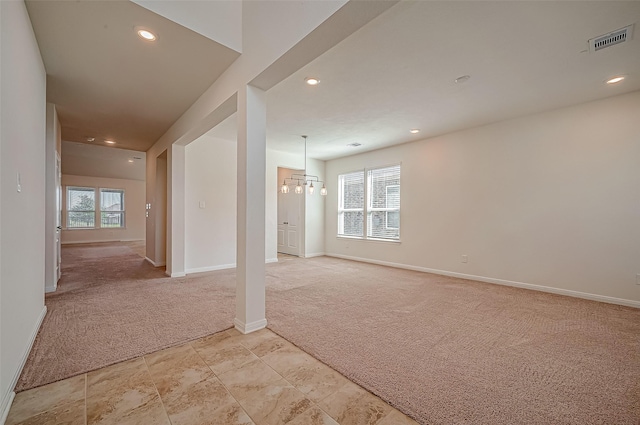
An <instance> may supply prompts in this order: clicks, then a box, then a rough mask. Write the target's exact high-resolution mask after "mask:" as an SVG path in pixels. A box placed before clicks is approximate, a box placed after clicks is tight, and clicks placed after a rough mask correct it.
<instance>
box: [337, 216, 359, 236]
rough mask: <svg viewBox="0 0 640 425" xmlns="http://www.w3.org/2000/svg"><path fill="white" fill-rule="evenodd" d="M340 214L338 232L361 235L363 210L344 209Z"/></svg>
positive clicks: (347, 234) (346, 234)
mask: <svg viewBox="0 0 640 425" xmlns="http://www.w3.org/2000/svg"><path fill="white" fill-rule="evenodd" d="M341 215H342V218H341V221H342V232H341V233H340V234H341V235H344V236H362V225H363V224H364V212H362V211H345V212H343V213H342V214H341Z"/></svg>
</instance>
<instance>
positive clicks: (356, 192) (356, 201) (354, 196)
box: [338, 171, 364, 237]
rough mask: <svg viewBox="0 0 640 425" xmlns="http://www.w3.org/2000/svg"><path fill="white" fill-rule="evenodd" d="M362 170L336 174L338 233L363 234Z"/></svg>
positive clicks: (360, 235)
mask: <svg viewBox="0 0 640 425" xmlns="http://www.w3.org/2000/svg"><path fill="white" fill-rule="evenodd" d="M363 227H364V171H358V172H355V173H349V174H341V175H340V176H338V235H340V236H356V237H362V236H363V235H364V229H363Z"/></svg>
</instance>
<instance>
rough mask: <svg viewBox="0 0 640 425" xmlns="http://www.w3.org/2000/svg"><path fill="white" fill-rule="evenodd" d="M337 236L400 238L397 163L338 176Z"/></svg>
mask: <svg viewBox="0 0 640 425" xmlns="http://www.w3.org/2000/svg"><path fill="white" fill-rule="evenodd" d="M365 176H366V179H365ZM365 201H366V202H365ZM365 218H366V219H365ZM365 235H366V237H365ZM338 236H349V237H357V238H366V239H384V240H399V239H400V165H394V166H391V167H383V168H372V169H368V170H363V171H356V172H352V173H348V174H341V175H339V176H338Z"/></svg>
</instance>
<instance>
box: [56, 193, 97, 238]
mask: <svg viewBox="0 0 640 425" xmlns="http://www.w3.org/2000/svg"><path fill="white" fill-rule="evenodd" d="M73 190H76V191H83V192H89V191H93V210H82V211H79V210H71V209H70V204H69V202H71V197H70V196H69V192H70V191H73ZM65 192H66V193H65V195H66V197H67V199H66V202H65V207H64V209H65V213H66V215H67V216H66V217H65V218H66V220H65V226H66V228H67V229H73V230H86V229H91V230H93V229H96V228H97V227H96V207H97V205H98V200H97V199H96V188H95V187H87V186H66V187H65ZM75 212H81V213H93V226H92V227H75V226H70V225H69V224H70V221H69V220H70V214H69V213H75Z"/></svg>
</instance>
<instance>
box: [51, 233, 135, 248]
mask: <svg viewBox="0 0 640 425" xmlns="http://www.w3.org/2000/svg"><path fill="white" fill-rule="evenodd" d="M93 230H97V229H93ZM143 241H144V239H92V240H89V241H63V242H60V243H61V244H62V245H81V244H85V243H104V242H143Z"/></svg>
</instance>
